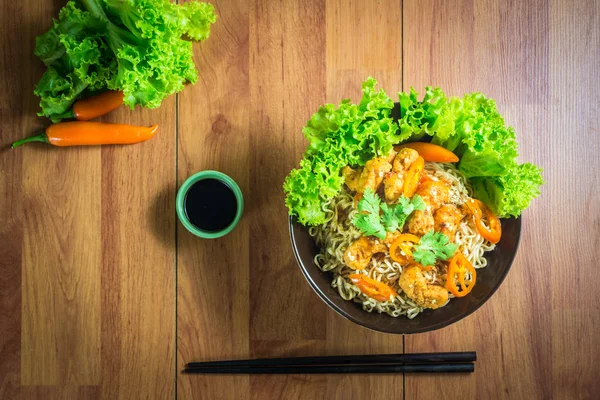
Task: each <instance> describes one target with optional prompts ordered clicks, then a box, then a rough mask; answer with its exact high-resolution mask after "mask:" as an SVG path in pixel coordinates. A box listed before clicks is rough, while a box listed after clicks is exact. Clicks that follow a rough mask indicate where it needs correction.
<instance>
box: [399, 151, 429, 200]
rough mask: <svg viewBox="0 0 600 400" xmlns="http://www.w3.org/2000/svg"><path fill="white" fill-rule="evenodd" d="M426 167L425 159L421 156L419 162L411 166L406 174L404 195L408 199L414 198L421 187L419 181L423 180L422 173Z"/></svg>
mask: <svg viewBox="0 0 600 400" xmlns="http://www.w3.org/2000/svg"><path fill="white" fill-rule="evenodd" d="M424 167H425V160H423V157H421V156H419V157H418V158H417V160H416V161H415V162H414V163H412V164H411V166H410V167H409V168H408V171H407V172H406V177H405V179H404V187H403V192H404V193H403V194H404V196H406V197H409V198H410V197H413V195H414V194H415V192H416V191H417V187H418V186H419V180H420V178H421V172H422V171H423V168H424Z"/></svg>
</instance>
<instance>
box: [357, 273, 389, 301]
mask: <svg viewBox="0 0 600 400" xmlns="http://www.w3.org/2000/svg"><path fill="white" fill-rule="evenodd" d="M349 278H350V280H351V281H352V283H354V284H355V285H356V286H357V287H358V288H359V289H360V291H361V292H363V293H364V294H366V295H367V296H369V297H370V298H372V299H375V300H377V301H389V300H392V299H393V298H394V297H396V296H397V293H396V291H395V290H394V289H392V288H391V287H389V286H388V285H386V284H385V283H382V282H379V281H376V280H375V279H372V278H369V277H368V276H366V275H363V274H350V275H349Z"/></svg>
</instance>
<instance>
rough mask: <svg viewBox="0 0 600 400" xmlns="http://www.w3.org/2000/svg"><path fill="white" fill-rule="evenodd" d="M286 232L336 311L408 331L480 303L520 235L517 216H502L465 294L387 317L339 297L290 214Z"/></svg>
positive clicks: (430, 326) (369, 324)
mask: <svg viewBox="0 0 600 400" xmlns="http://www.w3.org/2000/svg"><path fill="white" fill-rule="evenodd" d="M289 224H290V236H291V239H292V247H293V249H294V255H295V256H296V260H297V261H298V265H299V266H300V269H301V270H302V273H303V274H304V277H305V278H306V280H307V281H308V283H309V284H310V286H311V287H312V288H313V290H314V291H315V292H316V293H317V294H318V295H319V297H320V298H321V300H323V301H324V302H325V303H327V305H329V307H331V308H333V309H334V310H335V311H336V312H337V313H338V314H340V315H341V316H343V317H345V318H347V319H349V320H350V321H352V322H355V323H357V324H359V325H362V326H364V327H366V328H369V329H373V330H375V331H380V332H387V333H398V334H410V333H421V332H428V331H433V330H436V329H440V328H443V327H445V326H448V325H450V324H452V323H454V322H456V321H459V320H461V319H463V318H464V317H466V316H467V315H469V314H471V313H472V312H474V311H475V310H477V309H478V308H479V307H481V306H482V305H483V303H485V302H486V301H487V300H488V299H489V298H490V297H492V295H493V294H494V293H495V292H496V290H497V289H498V288H499V287H500V284H501V283H502V281H503V280H504V278H505V277H506V274H508V270H509V269H510V266H511V265H512V262H513V260H514V258H515V255H516V254H517V248H518V247H519V239H520V237H521V217H519V218H517V219H503V220H502V239H501V240H500V242H499V243H498V244H497V245H496V248H495V249H494V251H491V252H489V253H485V257H486V258H487V260H488V265H487V266H486V267H485V268H481V269H479V270H477V284H476V285H475V287H474V288H473V291H472V292H471V293H469V295H467V296H465V297H461V298H454V299H452V300H451V301H450V302H449V303H448V304H447V305H446V306H444V307H442V308H439V309H437V310H429V309H428V310H425V311H423V312H422V313H420V314H419V315H417V316H416V317H415V318H414V319H408V318H405V317H398V318H394V317H390V316H389V315H387V314H379V313H377V312H371V313H369V312H366V311H364V310H363V309H362V307H361V306H360V305H359V304H358V303H355V302H353V301H346V300H344V299H342V298H341V297H340V295H339V293H338V292H337V289H334V288H332V287H331V280H332V275H331V273H329V272H323V271H321V270H320V269H319V268H317V266H316V265H315V264H314V262H313V258H314V256H315V255H316V254H317V252H318V251H319V249H318V247H317V246H316V244H315V242H314V241H313V239H312V237H311V236H310V235H309V234H308V229H307V228H305V227H303V226H302V225H300V224H298V223H297V222H295V221H294V219H293V218H290V221H289Z"/></svg>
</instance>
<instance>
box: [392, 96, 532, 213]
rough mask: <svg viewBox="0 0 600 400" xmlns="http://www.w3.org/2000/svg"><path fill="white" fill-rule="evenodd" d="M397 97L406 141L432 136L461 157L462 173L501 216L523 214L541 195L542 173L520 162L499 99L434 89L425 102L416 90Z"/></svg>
mask: <svg viewBox="0 0 600 400" xmlns="http://www.w3.org/2000/svg"><path fill="white" fill-rule="evenodd" d="M398 96H399V99H400V106H401V113H402V117H401V119H400V121H399V122H398V124H399V126H400V131H401V132H400V135H399V136H400V137H401V138H402V140H419V139H422V137H423V136H424V135H425V134H427V135H429V136H431V142H432V143H434V144H437V145H440V146H442V147H444V148H446V149H448V150H450V151H452V152H454V153H455V154H456V155H458V156H459V157H460V163H459V164H458V169H459V170H460V171H461V172H462V173H463V174H464V175H465V176H466V177H467V178H471V181H472V183H473V185H474V187H475V195H476V197H477V198H479V199H481V200H482V201H483V202H484V203H486V204H487V205H488V206H489V207H490V208H491V209H492V210H493V211H494V212H495V213H496V214H497V215H498V216H499V217H501V218H505V217H509V216H518V215H519V214H520V213H521V211H523V210H524V209H525V208H527V207H528V206H529V204H530V202H531V200H532V199H533V198H534V197H536V196H538V195H539V193H540V191H539V186H540V185H541V184H542V183H543V179H542V176H541V172H542V170H541V169H540V168H537V167H535V166H533V165H531V164H522V165H519V164H518V163H517V156H518V151H517V141H516V138H515V132H514V129H513V128H511V127H508V126H506V124H505V122H504V119H503V118H502V116H501V115H500V113H499V112H498V109H497V107H496V103H495V102H494V100H491V99H488V98H486V97H485V96H484V95H483V94H481V93H471V94H466V95H464V96H463V97H462V98H457V97H450V98H447V97H446V96H445V95H444V93H443V92H442V91H441V90H440V89H439V88H435V89H433V88H431V87H429V86H428V87H426V89H425V97H424V98H423V100H422V101H418V99H417V96H418V94H417V93H416V92H415V91H414V90H413V89H412V88H411V91H410V93H409V94H406V93H399V94H398Z"/></svg>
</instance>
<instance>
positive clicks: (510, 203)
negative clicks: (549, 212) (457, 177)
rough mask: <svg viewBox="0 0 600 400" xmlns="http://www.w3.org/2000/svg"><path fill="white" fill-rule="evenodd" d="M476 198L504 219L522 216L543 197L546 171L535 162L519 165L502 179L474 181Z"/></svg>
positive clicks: (472, 181)
mask: <svg viewBox="0 0 600 400" xmlns="http://www.w3.org/2000/svg"><path fill="white" fill-rule="evenodd" d="M471 183H472V185H473V190H474V192H475V197H476V198H478V199H480V200H481V201H483V202H484V203H485V204H487V205H488V206H489V207H490V208H491V209H492V211H494V213H495V214H496V215H497V216H499V217H500V218H509V217H518V216H519V215H520V214H521V211H523V210H524V209H526V208H527V207H529V204H530V203H531V201H532V200H533V199H534V198H536V197H537V196H539V195H540V186H541V185H543V184H544V179H543V178H542V169H541V168H539V167H538V166H536V165H534V164H531V163H524V164H520V165H515V166H514V167H513V168H511V169H509V170H508V171H507V173H506V174H505V175H502V176H499V177H477V178H473V179H471Z"/></svg>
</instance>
